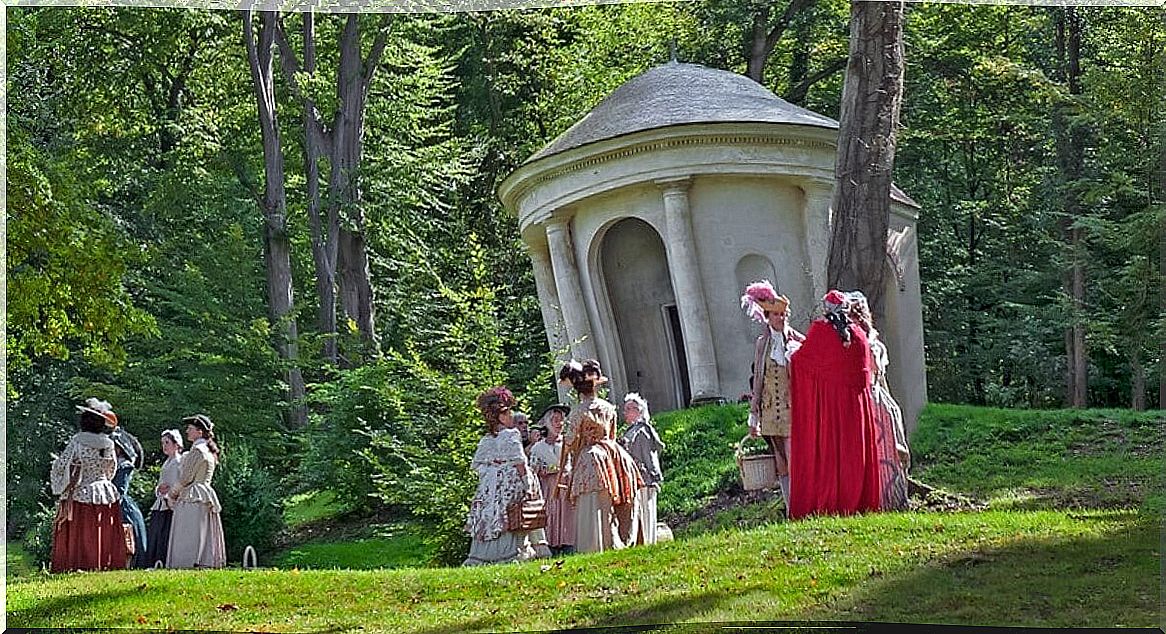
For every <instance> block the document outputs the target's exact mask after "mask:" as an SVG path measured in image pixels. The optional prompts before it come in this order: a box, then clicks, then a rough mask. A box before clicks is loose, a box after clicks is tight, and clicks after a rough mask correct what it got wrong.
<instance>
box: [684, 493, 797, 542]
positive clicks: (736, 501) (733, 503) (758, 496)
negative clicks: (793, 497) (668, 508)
mask: <svg viewBox="0 0 1166 634" xmlns="http://www.w3.org/2000/svg"><path fill="white" fill-rule="evenodd" d="M780 499H781V492H780V491H777V490H769V489H763V490H760V491H744V490H742V489H736V490H730V491H721V492H719V493H717V494H716V496H714V497H713V499H711V500H709V502H708V503H706V504H705V505H704V506H702V507H701V508H699V509H697V510H696V511H693V512H691V513H687V514H679V513H678V514H672V515H669V516H667V517H665V518H664V521H665V523H667V524H668V526H669V527H670V528H672V529H673V530H674V531H677V532H680V531H683V530H684V529H685V528H686V527H688V525H689V524H692V523H694V522H698V521H700V520H705V519H708V518H711V517H713V516H715V515H719V514H720V513H723V512H725V511H730V510H733V509H737V508H742V507H746V506H752V505H754V504H766V503H770V502H776V501H778V500H780ZM775 519H777V518H775Z"/></svg>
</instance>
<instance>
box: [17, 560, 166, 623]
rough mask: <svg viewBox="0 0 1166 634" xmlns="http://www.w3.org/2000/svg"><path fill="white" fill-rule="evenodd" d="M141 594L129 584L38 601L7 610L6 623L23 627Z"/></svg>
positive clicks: (87, 611)
mask: <svg viewBox="0 0 1166 634" xmlns="http://www.w3.org/2000/svg"><path fill="white" fill-rule="evenodd" d="M95 574H100V573H95ZM141 594H143V591H142V590H139V589H138V588H135V587H132V586H131V587H125V588H121V589H118V590H106V591H104V592H82V593H79V594H71V595H69V596H63V597H57V598H55V599H49V600H47V601H39V602H37V603H36V605H34V606H32V607H29V608H24V609H21V610H11V611H9V612H8V625H9V626H11V627H24V626H25V624H28V623H35V622H43V621H45V620H48V619H51V618H54V617H60V616H68V615H77V616H80V615H83V614H93V613H94V612H95V610H94V607H93V606H94V604H97V603H111V602H117V601H119V600H121V599H123V598H125V597H128V596H133V595H141Z"/></svg>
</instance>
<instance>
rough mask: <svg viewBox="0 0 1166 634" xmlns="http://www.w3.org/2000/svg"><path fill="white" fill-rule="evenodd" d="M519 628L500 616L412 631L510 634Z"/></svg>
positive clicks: (445, 633) (442, 633)
mask: <svg viewBox="0 0 1166 634" xmlns="http://www.w3.org/2000/svg"><path fill="white" fill-rule="evenodd" d="M516 627H519V626H518V625H517V624H516V623H514V622H513V621H512V620H511V619H506V618H503V617H499V616H484V617H482V618H478V619H474V620H472V621H461V622H458V623H448V624H445V625H435V626H433V627H427V628H425V629H421V630H412V634H456V633H458V632H509V631H513V630H515V628H516Z"/></svg>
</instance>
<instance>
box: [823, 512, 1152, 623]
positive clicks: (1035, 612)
mask: <svg viewBox="0 0 1166 634" xmlns="http://www.w3.org/2000/svg"><path fill="white" fill-rule="evenodd" d="M1123 515H1124V514H1123ZM1098 519H1100V518H1098ZM1114 519H1115V521H1116V522H1117V526H1115V527H1114V530H1113V531H1112V532H1110V533H1108V534H1106V535H1104V536H1101V537H1088V538H1078V539H1058V540H1053V541H1020V542H1018V543H1015V544H1014V545H1010V546H1007V547H1004V548H996V549H984V550H976V551H965V552H963V553H959V554H956V555H952V556H949V557H945V558H943V559H940V560H937V561H934V562H932V563H930V564H929V565H927V566H925V567H923V568H917V569H914V570H912V571H910V572H907V573H906V574H903V575H897V576H895V577H890V578H886V579H880V578H878V573H877V571H875V572H874V573H872V579H873V583H867V584H863V585H861V586H859V587H858V588H857V589H856V590H855V591H854V592H852V593H850V594H848V595H847V596H844V597H842V598H839V599H836V600H834V601H832V602H830V603H829V604H825V605H818V606H816V607H815V608H812V609H811V610H808V611H807V612H806V613H805V614H803V615H801V617H802V618H806V619H818V620H829V619H843V620H848V621H850V620H856V621H883V622H903V623H937V624H938V623H944V624H964V625H997V626H1041V627H1088V626H1093V627H1113V626H1115V625H1124V626H1131V627H1148V626H1154V625H1155V624H1156V623H1157V620H1158V616H1159V615H1158V607H1159V599H1160V597H1159V593H1160V588H1159V583H1158V575H1159V566H1160V565H1161V552H1160V549H1159V538H1160V535H1159V532H1160V530H1161V526H1160V524H1159V523H1158V522H1157V521H1156V518H1151V517H1148V516H1145V515H1142V516H1137V517H1134V518H1131V517H1129V516H1124V521H1123V519H1121V517H1115V518H1114Z"/></svg>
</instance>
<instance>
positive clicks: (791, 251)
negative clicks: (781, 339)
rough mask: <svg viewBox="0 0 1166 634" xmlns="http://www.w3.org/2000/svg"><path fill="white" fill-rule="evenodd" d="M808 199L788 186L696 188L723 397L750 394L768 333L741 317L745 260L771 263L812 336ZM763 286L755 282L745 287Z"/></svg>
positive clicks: (743, 182)
mask: <svg viewBox="0 0 1166 634" xmlns="http://www.w3.org/2000/svg"><path fill="white" fill-rule="evenodd" d="M801 198H802V197H801V191H800V190H799V189H797V188H796V187H794V186H793V185H791V184H790V183H789V182H787V181H785V180H783V179H781V178H773V177H769V178H762V177H740V176H732V175H708V176H702V177H700V178H698V179H696V181H695V184H694V186H693V196H692V200H693V223H694V224H695V225H696V233H697V235H698V236H699V242H698V245H697V246H698V249H699V251H700V263H701V267H702V269H703V271H704V273H705V276H704V285H705V296H706V297H707V298H708V303H709V318H710V321H711V323H712V327H713V337H714V339H715V340H716V344H717V369H718V372H719V373H720V378H721V386H722V392H723V393H722V396H724V397H726V398H728V399H730V400H735V399H736V398H737V397H738V396H740V394H741V393H742V392H744V391H746V390H747V389H748V388H749V366H750V364H751V363H752V362H753V350H754V341H755V340H756V338H757V335H758V334H759V333H760V332H761V328H762V327H761V326H760V325H759V324H757V323H755V322H753V321H751V320H750V319H749V318H748V317H747V316H746V315H745V313H744V312H743V311H742V310H741V303H740V299H741V292H742V291H743V290H744V286H743V284H742V283H741V280H739V279H738V275H737V268H738V264H739V263H740V261H741V259H742V258H745V257H752V258H758V257H760V258H764V259H765V260H766V261H767V262H768V263H770V264H771V265H772V267H773V271H774V275H773V277H771V278H770V281H771V282H773V284H774V286H776V287H777V289H778V292H781V293H784V294H786V295H787V296H788V297H789V298H790V300H791V301H792V302H793V309H794V311H795V312H794V319H793V324H794V326H795V327H797V328H804V325H805V323H808V317H809V313H808V309H809V308H810V296H809V290H810V289H809V284H808V280H807V277H806V275H805V273H804V272H803V269H804V268H805V267H807V266H808V265H807V259H806V254H805V250H804V247H803V242H804V240H803V232H802V226H801V213H802V212H801V205H802V200H801ZM753 281H756V280H754V279H750V280H747V281H746V282H745V283H748V282H753Z"/></svg>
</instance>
